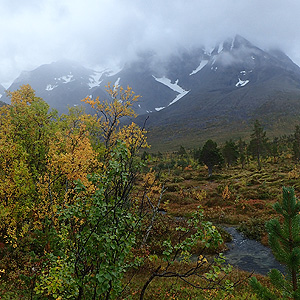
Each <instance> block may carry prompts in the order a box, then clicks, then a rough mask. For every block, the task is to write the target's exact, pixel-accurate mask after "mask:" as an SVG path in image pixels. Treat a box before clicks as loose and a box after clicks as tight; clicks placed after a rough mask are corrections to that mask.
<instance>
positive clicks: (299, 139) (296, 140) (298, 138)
mask: <svg viewBox="0 0 300 300" xmlns="http://www.w3.org/2000/svg"><path fill="white" fill-rule="evenodd" d="M293 158H294V160H295V161H297V162H299V161H300V126H299V125H296V128H295V132H294V136H293Z"/></svg>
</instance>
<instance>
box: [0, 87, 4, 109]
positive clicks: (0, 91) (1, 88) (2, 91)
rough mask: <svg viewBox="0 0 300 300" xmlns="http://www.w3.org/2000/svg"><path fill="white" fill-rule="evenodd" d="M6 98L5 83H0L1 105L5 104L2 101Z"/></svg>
mask: <svg viewBox="0 0 300 300" xmlns="http://www.w3.org/2000/svg"><path fill="white" fill-rule="evenodd" d="M4 98H5V88H4V86H3V85H1V84H0V106H2V105H4V104H5V102H3V101H1V100H2V99H4Z"/></svg>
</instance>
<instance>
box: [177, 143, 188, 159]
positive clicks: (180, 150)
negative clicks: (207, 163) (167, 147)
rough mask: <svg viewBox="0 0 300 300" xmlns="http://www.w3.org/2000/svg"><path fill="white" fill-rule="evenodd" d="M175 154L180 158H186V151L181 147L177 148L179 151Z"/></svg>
mask: <svg viewBox="0 0 300 300" xmlns="http://www.w3.org/2000/svg"><path fill="white" fill-rule="evenodd" d="M177 154H178V155H179V156H181V157H183V156H186V151H185V149H184V147H183V146H181V145H180V148H179V151H178V152H177Z"/></svg>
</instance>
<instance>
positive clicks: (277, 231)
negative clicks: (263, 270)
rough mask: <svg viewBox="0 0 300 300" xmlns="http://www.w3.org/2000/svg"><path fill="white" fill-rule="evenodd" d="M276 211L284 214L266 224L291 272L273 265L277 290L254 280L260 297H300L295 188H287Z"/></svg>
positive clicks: (279, 257)
mask: <svg viewBox="0 0 300 300" xmlns="http://www.w3.org/2000/svg"><path fill="white" fill-rule="evenodd" d="M274 209H275V210H276V212H277V213H278V214H279V215H280V216H281V217H283V222H282V224H280V222H279V220H278V219H272V220H270V221H269V222H267V224H266V229H267V231H268V235H269V244H270V247H271V249H272V251H273V253H274V256H275V258H276V259H277V260H278V261H279V262H280V263H281V264H283V265H284V266H285V267H286V273H287V276H284V275H283V274H282V273H281V272H280V271H279V270H277V269H273V270H271V272H270V273H269V274H268V275H269V277H270V279H271V283H272V284H273V286H274V288H275V289H276V291H277V292H276V293H274V292H273V291H271V290H270V289H268V288H266V287H264V286H263V285H262V284H261V283H259V282H258V281H257V279H256V278H255V277H252V278H251V280H250V284H251V286H252V288H253V289H254V291H255V292H256V293H257V295H258V296H259V297H260V298H259V299H270V300H271V299H272V300H273V299H282V298H283V299H300V288H299V286H300V276H299V275H300V234H299V233H300V214H299V212H300V202H299V201H298V200H297V199H296V197H295V192H294V189H293V188H286V187H284V188H283V200H282V203H278V202H277V203H276V204H275V205H274Z"/></svg>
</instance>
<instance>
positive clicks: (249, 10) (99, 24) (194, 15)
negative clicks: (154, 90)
mask: <svg viewBox="0 0 300 300" xmlns="http://www.w3.org/2000/svg"><path fill="white" fill-rule="evenodd" d="M0 4H1V9H2V11H1V19H0V26H1V29H2V31H1V37H2V39H1V41H2V43H1V47H0V65H1V69H0V83H4V84H6V85H7V84H8V83H9V82H10V81H12V80H13V79H14V78H15V77H16V76H18V75H19V73H20V72H21V71H22V70H30V69H33V68H36V67H37V66H39V65H40V64H43V63H50V62H52V61H56V60H58V59H61V58H69V59H73V60H76V61H78V62H80V63H82V64H84V65H86V66H89V67H96V66H101V65H105V64H106V63H107V62H108V63H114V64H116V63H122V62H125V61H128V60H132V59H134V58H136V53H137V52H141V51H145V50H152V51H155V52H158V53H160V54H161V55H162V56H168V55H169V54H170V53H173V52H174V51H175V50H176V49H177V48H178V47H185V48H192V47H195V46H199V45H203V44H204V45H206V46H207V47H209V46H214V45H215V44H216V43H217V42H218V41H221V40H222V39H226V38H228V37H233V36H235V35H236V34H240V35H242V36H244V37H245V38H246V39H248V40H250V41H251V42H252V43H254V44H256V45H258V46H259V47H261V48H271V47H272V48H274V47H278V48H280V49H282V50H283V51H285V52H286V53H287V54H288V55H289V56H290V57H291V58H292V59H293V60H294V61H295V62H296V63H298V64H300V54H299V53H300V32H299V30H298V28H299V25H300V18H299V17H298V12H299V11H300V2H298V1H297V0H293V1H292V0H286V1H279V0H264V1H258V0H245V1H238V0H207V1H204V0H189V1H185V0H172V1H171V0H164V1H161V0H160V1H158V0H152V1H140V0H126V1H123V0H86V1H79V0H60V1H59V0H29V1H21V2H20V1H17V0H11V1H6V0H0Z"/></svg>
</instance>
